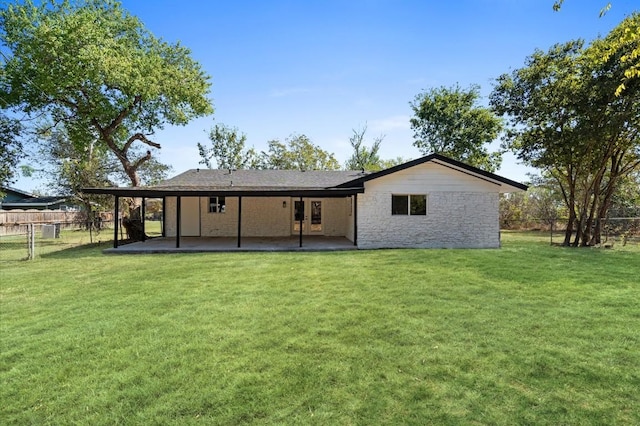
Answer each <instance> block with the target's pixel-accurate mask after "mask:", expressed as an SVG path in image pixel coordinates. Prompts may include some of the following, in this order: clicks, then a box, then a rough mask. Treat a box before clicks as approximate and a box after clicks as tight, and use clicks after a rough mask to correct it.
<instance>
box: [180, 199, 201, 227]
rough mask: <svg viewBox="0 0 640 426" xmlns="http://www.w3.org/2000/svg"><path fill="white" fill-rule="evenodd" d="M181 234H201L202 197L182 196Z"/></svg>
mask: <svg viewBox="0 0 640 426" xmlns="http://www.w3.org/2000/svg"><path fill="white" fill-rule="evenodd" d="M180 235H181V236H183V237H199V236H200V197H182V199H181V200H180Z"/></svg>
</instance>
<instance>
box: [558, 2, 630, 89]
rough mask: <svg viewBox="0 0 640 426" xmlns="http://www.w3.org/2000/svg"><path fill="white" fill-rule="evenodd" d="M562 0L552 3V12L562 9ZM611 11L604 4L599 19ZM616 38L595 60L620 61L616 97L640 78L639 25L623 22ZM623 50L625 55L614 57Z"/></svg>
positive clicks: (627, 21) (607, 5) (628, 21)
mask: <svg viewBox="0 0 640 426" xmlns="http://www.w3.org/2000/svg"><path fill="white" fill-rule="evenodd" d="M563 3H564V0H556V1H555V2H554V3H553V10H555V11H556V12H557V11H559V10H560V9H561V8H562V4H563ZM609 9H611V2H607V3H606V4H604V6H603V7H602V9H600V17H603V16H604V15H606V13H607V12H608V11H609ZM616 31H617V33H618V36H617V37H616V38H612V39H611V40H610V41H609V49H608V51H607V52H604V54H603V55H602V56H601V57H599V58H597V60H599V61H601V62H602V63H605V62H607V61H608V60H609V59H610V58H611V57H612V56H617V57H618V58H619V61H620V65H621V66H622V67H623V69H624V73H623V75H622V80H621V81H620V82H619V84H618V86H617V87H616V95H619V94H620V93H622V92H623V91H624V89H625V88H626V84H627V83H628V82H629V81H630V80H632V79H635V78H640V25H637V23H634V21H633V20H625V21H624V22H623V23H622V24H621V25H619V26H618V27H617V29H616ZM630 44H632V45H634V46H635V47H632V48H631V49H627V46H628V45H630ZM620 49H624V50H625V53H624V54H622V55H616V51H618V50H620Z"/></svg>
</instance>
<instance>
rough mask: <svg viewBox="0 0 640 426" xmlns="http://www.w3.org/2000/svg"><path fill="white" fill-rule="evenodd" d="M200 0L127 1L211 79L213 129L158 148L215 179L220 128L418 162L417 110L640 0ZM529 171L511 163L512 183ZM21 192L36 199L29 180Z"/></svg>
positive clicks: (170, 134)
mask: <svg viewBox="0 0 640 426" xmlns="http://www.w3.org/2000/svg"><path fill="white" fill-rule="evenodd" d="M552 4H553V0H458V1H449V2H447V1H429V0H423V1H417V0H416V1H399V0H396V1H391V0H353V1H348V0H343V1H338V0H327V1H319V0H318V1H314V0H308V1H303V0H299V1H281V0H276V1H266V0H265V1H204V0H202V1H190V0H182V1H176V0H153V1H147V0H125V1H123V5H124V7H125V8H126V9H127V10H129V12H130V13H132V14H133V15H136V16H138V17H139V18H140V19H141V20H142V22H143V23H144V24H145V26H146V27H147V28H148V29H149V30H150V31H152V32H153V33H154V34H155V35H156V36H157V37H161V38H163V39H164V40H167V41H169V42H176V41H180V42H181V43H182V44H183V45H185V46H187V47H189V48H190V49H191V50H192V54H193V57H194V58H195V59H196V60H197V61H199V62H200V63H201V64H202V65H203V67H204V69H205V70H206V72H207V73H208V74H209V75H211V77H212V83H213V86H212V92H211V98H212V99H213V102H214V106H215V114H214V116H213V117H207V118H203V119H199V120H194V121H193V122H192V123H190V124H189V125H188V126H185V127H175V128H166V129H165V130H163V131H160V132H158V133H157V134H156V135H154V138H153V139H154V140H155V141H156V142H159V143H160V144H161V145H162V149H161V151H160V154H159V156H160V160H161V161H163V162H165V163H168V164H171V165H172V166H173V168H174V173H180V172H182V171H184V170H186V169H189V168H195V167H202V166H201V165H199V164H198V162H199V160H200V158H199V156H198V153H197V147H196V143H197V142H201V143H208V139H207V137H206V130H208V129H209V128H211V127H212V126H213V124H214V123H224V124H227V125H230V126H234V127H238V128H239V129H240V130H241V131H242V132H244V133H246V134H247V138H248V145H250V146H252V145H253V146H255V147H256V148H257V149H258V150H263V149H266V144H267V141H269V140H271V139H280V140H284V139H285V138H287V137H288V136H289V135H290V134H292V133H298V134H300V133H304V134H306V135H307V136H309V138H310V139H311V140H312V141H313V142H314V143H315V144H317V145H319V146H321V147H322V148H323V149H325V150H327V151H329V152H332V153H334V154H335V156H336V157H337V158H338V160H339V161H340V162H341V163H344V161H345V160H346V159H347V158H348V157H349V155H350V153H351V152H350V147H349V142H348V141H349V137H350V135H351V134H352V129H354V128H359V127H361V126H363V125H364V124H365V123H366V124H367V125H368V135H369V140H371V139H373V137H375V136H379V135H381V134H384V135H386V136H385V139H384V142H383V144H382V148H381V154H382V157H384V158H395V157H398V156H402V157H405V158H407V159H409V158H417V157H419V156H420V153H419V151H418V150H417V149H416V148H414V147H413V145H412V143H413V136H412V132H411V130H410V128H409V118H410V117H411V108H410V106H409V102H410V101H412V100H413V98H414V97H415V96H416V95H417V94H418V93H420V92H421V91H423V90H424V89H429V88H432V87H438V86H451V85H454V84H456V83H459V84H460V85H461V86H463V87H466V86H468V85H470V84H479V85H480V86H481V88H482V90H481V91H482V94H483V96H484V97H485V99H484V101H483V102H486V97H487V96H488V94H489V93H490V91H491V88H492V81H493V80H494V79H495V78H496V77H497V76H499V75H500V74H502V73H505V72H509V71H510V70H513V69H515V68H519V67H521V66H523V64H524V60H525V58H526V56H528V55H530V54H531V53H532V52H533V51H534V50H535V49H536V48H539V49H542V50H546V49H548V48H549V47H550V46H551V45H553V44H554V43H557V42H564V41H568V40H572V39H576V38H583V39H586V40H591V39H593V38H595V37H597V36H598V35H603V36H604V35H606V34H607V33H608V32H609V30H610V29H612V28H613V27H614V26H615V25H617V24H618V23H619V22H620V21H621V20H622V19H623V17H624V16H626V15H628V14H630V13H631V12H633V11H634V10H638V9H640V1H639V0H622V1H621V0H614V1H613V4H612V8H611V10H610V11H609V12H608V13H607V14H606V15H605V16H604V17H602V18H599V17H598V14H599V11H600V9H601V8H602V7H603V6H604V5H605V4H606V0H566V1H565V4H564V6H563V8H562V11H561V12H559V13H555V12H553V10H552ZM527 171H530V170H529V169H527V168H525V167H524V166H522V165H519V164H517V161H516V160H515V159H514V158H513V156H510V155H507V156H506V157H505V159H504V164H503V167H502V168H501V170H500V171H499V174H501V175H503V176H505V177H508V178H511V179H514V180H518V181H522V180H525V179H526V172H527ZM14 186H16V187H18V188H22V189H26V190H33V189H36V188H37V187H39V186H38V182H33V181H29V180H25V179H22V180H21V181H19V182H18V183H16V184H15V185H14Z"/></svg>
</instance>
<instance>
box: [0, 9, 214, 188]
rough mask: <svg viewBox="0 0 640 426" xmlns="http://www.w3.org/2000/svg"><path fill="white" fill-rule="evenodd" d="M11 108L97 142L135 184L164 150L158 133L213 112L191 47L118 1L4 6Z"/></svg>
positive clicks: (0, 30)
mask: <svg viewBox="0 0 640 426" xmlns="http://www.w3.org/2000/svg"><path fill="white" fill-rule="evenodd" d="M0 43H2V45H3V51H4V52H6V53H3V55H2V58H3V59H2V60H3V63H2V64H1V65H2V67H1V73H0V97H1V98H2V99H3V100H4V101H5V105H3V106H4V107H7V108H13V109H16V110H22V111H24V112H26V113H27V114H30V115H38V116H40V117H44V118H45V119H46V120H47V121H48V125H49V126H53V127H55V126H58V125H60V124H63V125H64V126H65V131H66V132H67V134H68V136H69V138H70V139H71V140H73V141H80V143H81V142H86V141H93V140H97V141H99V143H100V144H101V145H102V148H103V149H108V150H110V151H111V152H112V153H113V154H114V155H115V156H116V158H117V159H118V160H119V162H120V163H121V165H122V167H123V170H124V171H125V173H126V175H127V176H128V178H129V180H130V181H131V184H132V185H133V186H137V185H139V184H140V178H139V175H138V169H139V168H140V167H141V166H142V165H143V164H144V163H145V162H147V161H149V160H150V159H151V155H152V153H151V151H150V150H147V151H145V150H142V151H140V150H138V152H137V154H136V153H135V152H134V151H135V150H132V149H131V148H132V146H133V144H134V143H136V142H137V143H142V144H146V145H149V146H151V147H156V148H159V147H160V145H159V144H157V143H155V142H153V141H152V140H151V139H150V137H151V135H153V133H154V131H156V130H158V129H162V128H163V127H164V126H165V125H167V124H171V125H184V124H186V123H187V122H189V121H190V120H191V119H192V118H194V117H198V116H203V115H207V114H210V113H212V112H213V109H212V106H211V102H210V100H209V99H208V98H207V95H208V92H209V88H210V82H209V77H208V76H207V75H206V74H205V73H204V72H203V70H202V68H201V66H200V65H199V64H198V63H197V62H196V61H194V60H193V59H192V58H191V54H190V51H189V50H188V49H186V48H185V47H183V46H181V45H180V44H179V43H176V44H169V43H167V42H164V41H162V40H161V39H158V38H156V37H155V36H153V34H151V33H150V32H149V31H148V30H147V29H146V28H145V27H144V26H143V24H142V23H141V22H140V20H138V19H137V18H136V17H134V16H131V15H130V14H129V13H127V12H126V11H125V10H124V9H123V8H122V7H121V5H120V3H118V2H117V1H114V0H77V1H71V0H64V1H51V2H43V3H41V4H34V2H32V1H31V0H26V1H24V2H21V3H16V4H9V5H8V6H7V7H6V8H4V9H2V10H0Z"/></svg>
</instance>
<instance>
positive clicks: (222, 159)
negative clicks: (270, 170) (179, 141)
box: [198, 124, 259, 170]
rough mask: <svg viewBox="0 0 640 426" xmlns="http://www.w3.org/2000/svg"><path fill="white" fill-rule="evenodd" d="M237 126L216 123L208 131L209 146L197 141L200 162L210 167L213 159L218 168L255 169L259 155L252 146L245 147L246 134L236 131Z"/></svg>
mask: <svg viewBox="0 0 640 426" xmlns="http://www.w3.org/2000/svg"><path fill="white" fill-rule="evenodd" d="M238 132H239V131H238V129H237V128H230V127H228V126H226V125H224V124H216V125H215V126H214V127H213V128H212V129H211V130H210V131H209V140H211V148H207V147H206V146H204V145H202V144H200V143H198V152H199V154H200V157H201V161H200V164H204V165H206V166H207V167H208V168H210V169H211V168H212V167H213V164H212V163H211V160H212V159H213V160H215V166H216V168H218V169H236V170H239V169H255V168H257V167H258V166H259V157H258V154H257V153H256V150H255V149H254V148H249V149H246V148H245V144H246V142H247V135H245V134H244V133H240V134H239V133H238Z"/></svg>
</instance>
